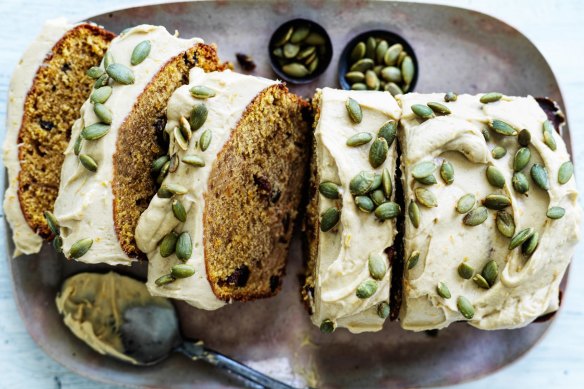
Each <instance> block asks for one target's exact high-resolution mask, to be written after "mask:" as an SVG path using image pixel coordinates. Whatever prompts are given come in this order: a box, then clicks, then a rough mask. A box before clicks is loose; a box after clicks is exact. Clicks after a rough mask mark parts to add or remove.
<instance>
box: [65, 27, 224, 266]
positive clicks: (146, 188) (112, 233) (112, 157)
mask: <svg viewBox="0 0 584 389" xmlns="http://www.w3.org/2000/svg"><path fill="white" fill-rule="evenodd" d="M195 66H197V67H200V68H202V69H204V70H205V71H214V70H222V69H224V68H225V67H226V66H227V65H223V64H221V63H220V62H219V60H218V58H217V54H216V51H215V48H214V47H213V46H208V45H205V44H203V42H202V40H201V39H198V38H194V39H188V40H187V39H179V38H177V37H176V36H172V35H170V34H169V33H168V32H167V31H166V29H165V28H164V27H160V26H150V25H140V26H136V27H134V28H132V29H130V30H128V31H126V32H124V33H122V34H121V35H120V36H119V37H118V38H116V39H115V40H114V41H113V42H112V44H111V46H110V48H109V50H108V52H107V53H106V55H105V56H104V60H103V62H102V65H101V66H100V67H98V68H95V69H92V74H91V76H92V77H95V78H96V79H97V81H96V85H95V87H94V89H93V91H92V93H91V96H90V98H89V99H88V100H87V101H86V102H85V103H84V104H83V107H82V108H81V118H80V119H79V120H78V121H77V122H76V123H75V125H74V127H73V133H72V137H71V142H70V143H69V146H68V147H67V150H66V151H65V162H64V164H63V169H62V173H61V185H60V189H59V196H58V197H57V201H56V203H55V217H56V218H57V220H58V223H59V224H60V228H61V238H62V248H63V252H64V253H65V255H66V256H67V257H69V258H74V259H77V260H79V261H82V262H87V263H108V264H111V265H118V264H124V265H129V264H131V262H133V261H135V260H137V259H139V258H141V257H142V256H143V255H142V253H141V252H140V251H139V250H138V248H137V246H136V242H135V239H134V230H135V228H136V224H137V222H138V218H139V216H140V214H141V213H142V211H144V210H145V209H146V207H147V206H148V203H149V201H150V198H151V197H152V196H153V195H154V194H155V193H156V177H153V176H152V174H151V171H150V167H151V164H152V161H154V160H155V159H156V158H157V157H159V156H160V155H162V154H163V153H164V148H165V147H164V140H163V139H162V129H163V128H164V125H165V114H166V105H167V102H168V98H169V97H170V95H171V94H172V93H173V92H174V90H175V89H176V88H178V87H179V86H181V85H182V84H184V83H185V82H186V81H187V79H188V71H189V70H190V69H191V68H193V67H195Z"/></svg>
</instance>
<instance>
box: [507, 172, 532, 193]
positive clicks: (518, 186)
mask: <svg viewBox="0 0 584 389" xmlns="http://www.w3.org/2000/svg"><path fill="white" fill-rule="evenodd" d="M511 183H512V184H513V188H514V189H515V190H516V191H517V192H518V193H522V194H525V193H527V192H528V191H529V181H527V177H526V176H525V174H523V173H521V172H516V173H513V178H512V179H511Z"/></svg>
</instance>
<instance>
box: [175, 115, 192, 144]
mask: <svg viewBox="0 0 584 389" xmlns="http://www.w3.org/2000/svg"><path fill="white" fill-rule="evenodd" d="M178 123H179V128H180V131H181V132H182V134H183V136H184V138H185V139H186V140H191V138H192V136H193V130H191V124H190V123H189V121H188V120H187V119H186V118H185V117H184V116H181V117H180V119H179V120H178Z"/></svg>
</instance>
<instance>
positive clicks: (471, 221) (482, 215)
mask: <svg viewBox="0 0 584 389" xmlns="http://www.w3.org/2000/svg"><path fill="white" fill-rule="evenodd" d="M488 216H489V212H488V211H487V208H485V207H477V208H475V209H473V210H472V211H470V212H469V213H467V214H466V215H465V216H464V218H463V219H462V222H463V223H464V224H466V225H467V226H470V227H476V226H478V225H480V224H482V223H483V222H484V221H485V220H487V217H488Z"/></svg>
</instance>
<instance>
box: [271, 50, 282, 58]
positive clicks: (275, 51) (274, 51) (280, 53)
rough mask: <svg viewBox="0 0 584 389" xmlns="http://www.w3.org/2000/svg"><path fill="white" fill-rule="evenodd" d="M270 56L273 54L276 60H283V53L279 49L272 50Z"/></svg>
mask: <svg viewBox="0 0 584 389" xmlns="http://www.w3.org/2000/svg"><path fill="white" fill-rule="evenodd" d="M272 54H274V56H276V57H277V58H284V51H283V50H282V48H281V47H278V48H276V49H274V50H273V51H272Z"/></svg>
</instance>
